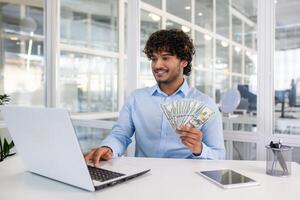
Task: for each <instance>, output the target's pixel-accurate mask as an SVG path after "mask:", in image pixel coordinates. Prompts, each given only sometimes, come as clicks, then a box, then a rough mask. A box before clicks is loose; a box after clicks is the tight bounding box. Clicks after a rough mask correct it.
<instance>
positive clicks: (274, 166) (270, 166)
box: [266, 145, 293, 176]
mask: <svg viewBox="0 0 300 200" xmlns="http://www.w3.org/2000/svg"><path fill="white" fill-rule="evenodd" d="M292 150H293V148H292V147H290V146H286V145H280V146H278V145H277V146H275V147H274V146H273V145H272V147H271V146H269V145H268V146H266V151H267V166H266V173H267V174H269V175H272V176H288V175H290V174H291V162H292Z"/></svg>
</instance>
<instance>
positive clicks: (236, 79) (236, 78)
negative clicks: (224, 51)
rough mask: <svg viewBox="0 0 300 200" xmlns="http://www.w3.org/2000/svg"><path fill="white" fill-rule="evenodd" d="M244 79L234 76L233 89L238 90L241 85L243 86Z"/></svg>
mask: <svg viewBox="0 0 300 200" xmlns="http://www.w3.org/2000/svg"><path fill="white" fill-rule="evenodd" d="M242 81H243V78H242V77H241V76H232V87H233V88H237V86H238V85H239V84H242Z"/></svg>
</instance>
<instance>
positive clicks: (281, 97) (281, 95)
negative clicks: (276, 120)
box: [275, 90, 289, 118]
mask: <svg viewBox="0 0 300 200" xmlns="http://www.w3.org/2000/svg"><path fill="white" fill-rule="evenodd" d="M288 92H289V91H288V90H275V104H278V103H280V104H281V110H280V112H281V114H280V118H285V117H287V116H285V101H286V98H287V94H288Z"/></svg>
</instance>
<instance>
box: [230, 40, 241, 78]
mask: <svg viewBox="0 0 300 200" xmlns="http://www.w3.org/2000/svg"><path fill="white" fill-rule="evenodd" d="M242 54H243V52H242V49H241V47H239V46H232V72H235V73H242V68H243V65H242Z"/></svg>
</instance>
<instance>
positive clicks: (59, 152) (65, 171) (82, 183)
mask: <svg viewBox="0 0 300 200" xmlns="http://www.w3.org/2000/svg"><path fill="white" fill-rule="evenodd" d="M0 110H1V114H2V116H3V118H4V121H5V124H6V126H7V128H8V131H9V133H10V135H11V137H12V139H13V141H14V143H15V145H16V148H17V151H18V154H19V155H20V157H21V159H22V160H23V162H24V164H25V167H26V168H27V169H28V170H29V171H31V172H33V173H35V174H39V175H42V176H45V177H48V178H51V179H54V180H57V181H60V182H63V183H67V184H70V185H73V186H76V187H79V188H83V189H86V190H89V191H95V190H99V189H102V188H105V187H108V186H112V185H115V184H117V183H121V182H124V181H127V180H130V179H132V178H135V177H137V176H140V175H142V174H145V173H147V172H148V171H150V169H138V168H137V167H136V166H133V164H132V165H130V161H128V160H126V159H123V158H119V159H114V160H113V161H107V162H104V163H103V164H102V165H101V166H100V168H95V167H92V166H89V165H87V164H86V162H85V160H84V157H83V154H82V152H81V149H80V145H79V142H78V140H77V137H76V134H75V131H74V127H73V125H72V121H71V119H70V115H69V113H68V111H67V110H65V109H59V108H37V107H19V106H2V107H0ZM112 163H113V164H112Z"/></svg>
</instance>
